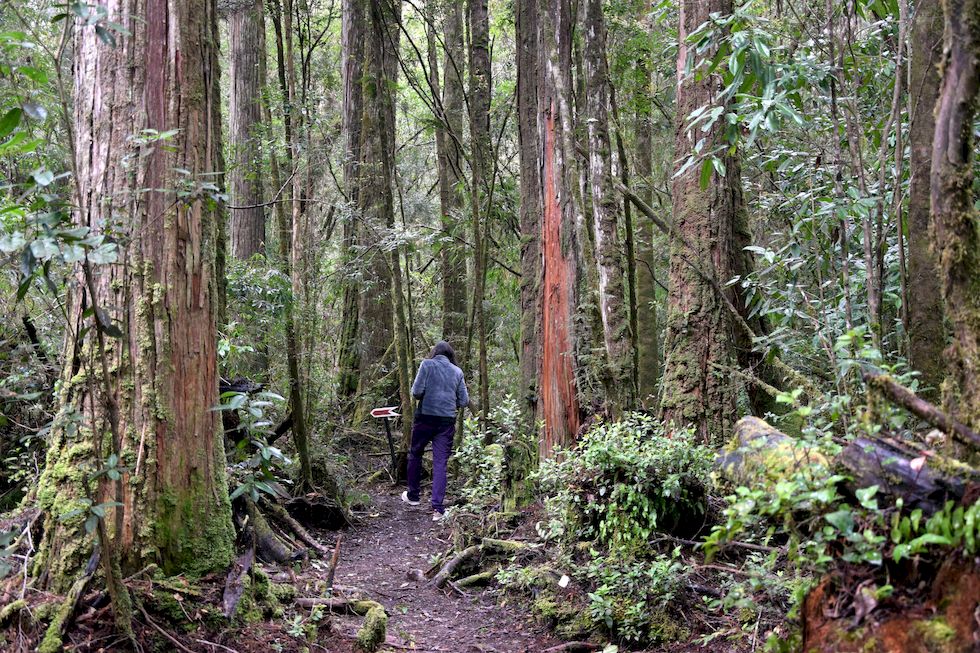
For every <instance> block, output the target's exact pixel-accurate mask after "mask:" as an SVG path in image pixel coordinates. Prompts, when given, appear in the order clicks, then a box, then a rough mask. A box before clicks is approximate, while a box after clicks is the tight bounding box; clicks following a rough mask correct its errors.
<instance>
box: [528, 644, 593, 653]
mask: <svg viewBox="0 0 980 653" xmlns="http://www.w3.org/2000/svg"><path fill="white" fill-rule="evenodd" d="M601 648H602V647H601V646H599V645H598V644H593V643H592V642H566V643H564V644H559V645H558V646H552V647H551V648H546V649H544V650H543V651H541V653H591V652H592V651H598V650H599V649H601Z"/></svg>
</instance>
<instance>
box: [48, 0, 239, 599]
mask: <svg viewBox="0 0 980 653" xmlns="http://www.w3.org/2000/svg"><path fill="white" fill-rule="evenodd" d="M107 8H108V10H109V16H111V17H112V19H113V20H114V21H116V22H119V23H120V24H121V25H123V26H124V27H125V28H126V30H128V33H127V34H119V35H117V37H116V38H117V41H118V43H117V45H116V46H115V47H113V46H111V45H109V44H107V43H105V42H104V41H103V39H101V38H100V37H99V35H97V34H96V32H95V29H94V28H93V27H90V26H84V25H81V24H80V25H78V26H77V29H76V41H75V56H74V64H73V65H74V79H75V97H74V104H75V115H74V123H75V130H74V139H75V140H74V151H75V152H77V157H76V161H75V168H76V181H77V183H78V187H79V197H80V201H79V207H78V209H77V211H76V212H75V214H74V220H75V221H76V223H77V224H78V226H80V227H87V228H90V229H91V230H92V232H93V233H104V234H107V235H108V234H111V235H112V237H113V239H114V240H115V241H116V242H117V243H120V247H119V258H118V260H117V261H116V262H115V263H111V264H103V265H95V264H92V265H91V267H90V269H91V278H90V283H87V282H86V280H85V278H84V275H83V274H82V273H81V272H80V273H79V274H78V275H76V277H75V278H74V280H73V282H72V283H71V286H70V287H71V291H70V306H69V318H70V320H71V333H72V334H75V335H76V336H78V335H79V334H82V335H81V337H76V338H69V340H68V343H67V345H66V351H65V358H64V360H65V367H64V370H63V372H62V377H61V382H62V386H61V390H60V397H59V401H60V410H59V413H58V416H57V418H56V420H55V422H54V425H53V428H52V432H51V440H50V443H49V449H48V457H47V463H46V467H45V470H44V472H43V474H42V476H41V480H40V484H39V489H38V500H39V503H40V506H41V508H42V509H43V510H44V511H45V513H46V517H45V527H44V537H43V541H42V542H41V545H40V553H39V556H38V558H37V566H36V569H37V570H38V571H41V570H44V571H45V578H46V587H47V588H48V589H51V590H53V591H59V592H63V591H65V590H67V589H68V588H69V587H70V586H71V584H72V581H73V580H74V579H75V578H76V576H77V575H78V574H79V573H81V571H82V570H83V568H84V567H85V564H86V562H87V560H88V558H89V553H90V549H91V544H92V538H91V536H89V535H88V534H86V532H85V529H84V522H85V520H86V518H87V516H88V514H87V512H85V504H84V503H83V500H84V499H86V498H91V499H92V500H93V501H95V503H101V502H106V501H113V500H118V501H119V502H120V503H121V504H122V505H121V506H120V507H119V508H118V509H115V508H110V509H108V510H107V511H106V526H107V528H108V530H109V532H110V533H111V538H112V541H113V546H114V548H115V551H114V554H115V555H117V556H118V559H119V561H120V563H121V566H122V570H123V573H124V574H125V573H126V572H127V571H130V572H131V571H135V570H136V569H139V568H142V567H143V566H144V565H146V564H148V563H151V562H152V563H156V564H159V565H160V566H161V567H162V568H163V569H164V571H165V572H167V573H187V574H196V573H203V572H208V571H214V570H219V569H222V568H224V567H225V566H227V564H228V563H229V562H230V561H231V558H232V552H233V551H232V544H233V538H234V529H233V527H232V521H231V507H230V504H229V501H228V491H227V486H226V479H225V472H224V449H223V441H222V437H221V433H220V420H219V419H218V413H217V412H215V411H213V410H211V409H212V408H213V407H214V406H215V404H216V403H217V400H218V396H217V393H218V375H217V357H216V340H217V332H216V326H215V311H216V307H217V300H218V286H217V282H216V278H215V257H216V247H217V236H218V233H219V231H218V223H217V219H216V216H217V215H218V214H217V211H216V209H215V201H216V200H215V198H213V197H212V193H211V192H210V191H208V190H207V186H206V184H208V183H211V182H212V181H213V178H214V174H215V172H217V171H216V166H215V163H216V161H217V160H218V158H217V152H218V149H219V148H220V143H218V142H216V141H215V140H214V131H213V129H212V127H213V125H214V123H215V118H216V115H215V113H216V112H217V111H218V107H219V106H220V103H219V101H218V96H217V84H216V80H217V74H218V68H217V40H216V35H217V29H216V22H215V21H216V10H215V4H214V2H213V1H207V2H190V1H189V0H181V1H176V2H175V1H174V0H171V1H170V2H162V1H160V0H151V1H149V2H145V3H144V2H138V1H136V0H123V1H117V2H110V3H109V6H108V7H107ZM178 52H179V56H178ZM148 130H155V131H152V132H151V131H148ZM134 134H135V135H141V134H142V135H143V137H141V138H139V139H135V140H134V139H133V135H134ZM147 134H150V136H147ZM154 134H171V135H169V136H164V137H157V136H154ZM127 162H128V163H127ZM185 171H186V172H185ZM140 189H152V190H146V191H142V192H139V191H140ZM187 191H192V192H190V193H187ZM178 192H180V197H178ZM90 291H91V292H90ZM92 309H95V310H96V311H97V312H98V315H99V316H100V318H99V321H100V322H101V323H102V324H103V328H102V329H101V331H102V334H101V335H103V336H105V338H103V341H104V347H105V352H106V357H107V359H108V360H107V361H106V363H107V365H106V369H107V370H108V378H103V375H102V373H101V371H100V370H101V360H100V354H99V352H100V347H99V346H98V344H97V343H98V340H99V338H98V336H99V333H98V332H96V331H95V330H85V331H84V333H83V329H84V327H86V326H90V325H91V318H90V314H91V313H90V311H91V310H92ZM110 322H111V326H110ZM116 329H118V330H119V332H120V333H118V334H117V332H116ZM113 335H120V337H109V336H113ZM113 416H115V417H114V419H115V421H116V422H117V424H116V425H115V427H114V428H113V425H111V424H110V421H112V419H113ZM113 434H115V435H116V436H117V437H116V438H115V440H116V441H113V439H114V438H113ZM112 450H118V452H119V455H120V466H122V467H125V471H124V472H122V477H121V479H120V481H119V482H118V483H115V484H112V483H108V482H102V483H101V484H99V485H95V484H93V487H92V490H93V492H94V496H91V497H88V496H87V492H88V490H87V489H86V485H87V479H88V477H89V475H90V474H91V473H92V472H93V470H95V469H98V468H100V467H102V466H103V465H104V464H105V462H104V461H103V460H98V459H97V457H98V456H96V452H101V453H102V454H103V455H104V456H106V455H108V452H109V451H112ZM103 478H104V477H103ZM79 509H81V510H82V511H83V512H81V513H79V514H75V515H73V516H70V514H71V512H72V511H73V510H79Z"/></svg>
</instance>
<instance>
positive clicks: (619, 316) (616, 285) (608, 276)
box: [583, 0, 636, 417]
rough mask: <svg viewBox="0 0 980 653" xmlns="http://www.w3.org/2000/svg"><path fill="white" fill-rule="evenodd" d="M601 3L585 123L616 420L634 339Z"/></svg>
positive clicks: (588, 45) (589, 39)
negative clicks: (615, 183) (615, 184)
mask: <svg viewBox="0 0 980 653" xmlns="http://www.w3.org/2000/svg"><path fill="white" fill-rule="evenodd" d="M605 30H606V26H605V18H604V16H603V13H602V0H586V3H585V22H584V30H583V31H584V32H585V57H584V60H585V78H586V79H585V82H586V100H585V121H586V123H587V124H588V140H589V148H588V150H589V166H588V167H589V181H590V182H591V191H592V227H593V231H594V234H595V258H596V268H597V269H598V279H599V283H598V289H599V311H600V314H601V316H602V333H603V343H604V344H605V350H606V370H605V374H603V381H604V384H605V386H606V405H607V407H608V408H609V411H610V413H611V414H612V416H613V417H619V416H620V415H622V413H623V410H625V409H627V408H630V407H632V406H633V404H634V402H635V400H636V390H635V387H634V384H633V338H632V334H631V333H630V326H629V321H628V316H627V311H626V302H625V297H626V289H625V286H624V271H623V252H622V249H621V247H620V243H619V229H618V226H617V222H618V213H619V210H620V206H621V205H620V204H619V202H618V201H617V200H618V196H617V193H616V191H615V189H614V188H613V176H612V146H611V143H610V139H609V79H608V78H609V71H608V70H607V67H606V34H605Z"/></svg>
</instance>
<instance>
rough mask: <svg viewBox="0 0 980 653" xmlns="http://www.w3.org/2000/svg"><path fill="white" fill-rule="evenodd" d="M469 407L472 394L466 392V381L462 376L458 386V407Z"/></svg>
mask: <svg viewBox="0 0 980 653" xmlns="http://www.w3.org/2000/svg"><path fill="white" fill-rule="evenodd" d="M469 405H470V394H469V393H468V392H467V391H466V379H464V378H463V377H462V376H460V377H459V383H458V384H456V407H457V408H466V407H467V406H469Z"/></svg>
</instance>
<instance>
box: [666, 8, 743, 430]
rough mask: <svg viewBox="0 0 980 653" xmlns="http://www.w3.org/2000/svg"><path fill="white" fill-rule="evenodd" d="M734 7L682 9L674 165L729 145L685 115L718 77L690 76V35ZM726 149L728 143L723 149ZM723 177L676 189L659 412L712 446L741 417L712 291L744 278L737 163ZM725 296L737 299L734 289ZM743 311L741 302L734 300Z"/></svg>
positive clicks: (721, 313) (732, 352) (724, 322)
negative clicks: (697, 149)
mask: <svg viewBox="0 0 980 653" xmlns="http://www.w3.org/2000/svg"><path fill="white" fill-rule="evenodd" d="M731 11H732V3H731V1H730V0H684V2H682V4H681V8H680V33H679V43H680V48H679V54H678V63H677V70H678V79H679V84H678V89H677V117H676V139H675V160H678V161H684V160H685V159H686V158H687V157H688V156H689V155H690V153H691V152H692V151H693V149H694V145H695V142H696V141H697V140H699V139H701V138H704V139H705V148H704V151H706V152H710V151H713V150H714V149H715V148H716V147H718V146H719V145H722V144H723V140H722V139H723V132H722V130H723V125H722V124H715V125H714V126H713V127H712V128H711V130H710V131H709V132H708V133H707V134H704V133H702V132H700V130H699V131H698V133H697V134H694V133H691V132H689V131H688V129H687V116H688V115H690V113H691V112H692V111H693V110H694V109H696V108H698V107H701V106H704V105H708V104H710V103H712V102H713V100H714V96H713V91H714V88H715V86H716V81H715V78H714V77H713V76H711V75H705V76H704V77H703V78H701V79H698V78H697V76H695V75H691V76H687V77H685V76H684V70H685V65H686V58H687V57H688V56H694V54H693V53H692V52H689V51H688V49H687V44H686V42H685V39H686V37H687V35H688V34H690V33H691V32H692V31H694V30H695V29H697V28H698V27H699V26H700V25H701V24H702V23H704V22H705V21H706V20H708V16H709V14H712V13H715V12H717V13H720V14H722V15H726V14H730V13H731ZM724 145H725V147H727V144H724ZM723 160H724V162H725V164H726V165H725V167H726V170H725V174H724V175H721V174H718V173H717V172H713V173H712V175H711V179H710V181H709V183H708V185H707V188H701V185H700V182H699V177H700V171H701V170H700V169H701V166H693V167H692V168H691V169H689V170H687V171H686V172H685V173H684V174H682V175H680V176H677V177H675V178H674V182H673V193H672V195H673V228H674V230H675V231H676V233H677V234H678V236H679V237H678V238H676V239H673V242H672V243H671V249H670V284H669V287H670V292H669V293H668V297H667V304H668V305H667V321H666V330H667V335H666V343H665V351H666V360H665V364H664V378H663V386H662V395H661V397H662V398H661V411H662V415H663V418H664V419H665V420H666V421H669V422H673V423H674V424H675V425H676V426H678V427H681V426H685V425H691V426H693V428H694V429H695V432H696V433H697V435H698V437H699V438H700V439H701V440H702V441H704V442H706V443H714V444H718V443H722V442H725V441H727V440H728V439H729V437H730V436H731V434H732V427H733V425H734V421H735V418H736V416H737V413H736V408H735V402H736V397H737V388H736V386H735V384H734V382H733V379H732V378H731V375H729V374H724V373H719V371H718V369H719V367H720V368H722V369H724V368H726V367H734V366H735V365H736V364H737V355H736V348H735V342H736V335H737V334H736V332H735V329H734V324H733V318H732V316H731V314H730V313H729V312H728V311H727V310H726V309H725V307H724V304H723V298H721V297H719V296H718V295H717V294H716V292H715V289H714V287H713V286H714V285H715V284H717V285H720V286H724V284H725V283H726V282H727V281H728V280H729V279H731V278H732V277H734V276H736V275H737V274H741V273H742V272H743V270H742V265H741V263H740V257H742V256H743V252H742V251H740V250H739V249H738V245H737V238H738V231H739V229H740V225H739V222H740V220H741V219H742V218H744V212H743V213H741V214H740V213H739V211H740V206H739V204H740V203H741V193H742V191H741V178H740V175H739V168H738V161H737V159H735V158H734V157H732V156H725V157H723ZM685 259H689V260H691V261H693V262H695V263H696V264H697V265H698V266H700V267H701V268H702V270H703V271H704V272H705V273H706V274H707V275H710V276H711V277H713V281H714V283H711V282H710V281H709V280H707V279H705V278H703V277H702V276H701V275H699V274H698V273H697V272H695V271H694V269H693V268H692V266H691V265H688V264H687V263H686V262H685ZM726 292H733V291H732V289H731V288H729V289H728V290H727V291H726ZM733 303H734V304H735V305H736V306H738V305H739V304H738V302H735V301H733Z"/></svg>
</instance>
